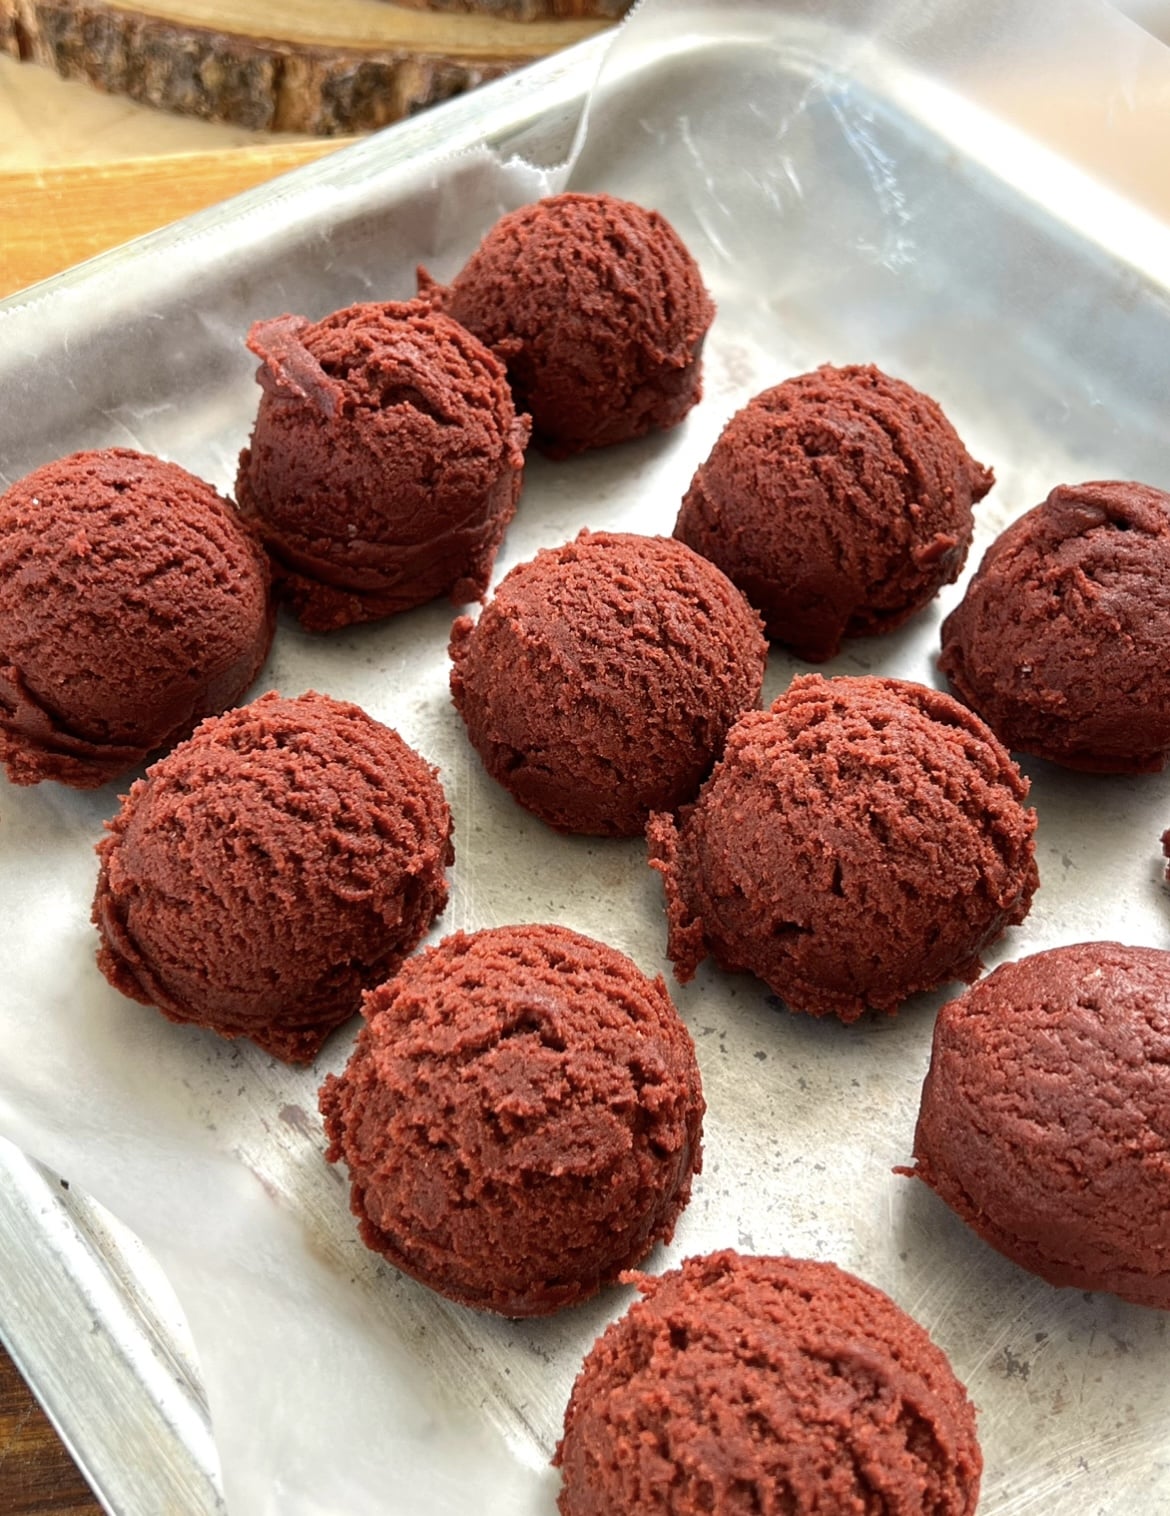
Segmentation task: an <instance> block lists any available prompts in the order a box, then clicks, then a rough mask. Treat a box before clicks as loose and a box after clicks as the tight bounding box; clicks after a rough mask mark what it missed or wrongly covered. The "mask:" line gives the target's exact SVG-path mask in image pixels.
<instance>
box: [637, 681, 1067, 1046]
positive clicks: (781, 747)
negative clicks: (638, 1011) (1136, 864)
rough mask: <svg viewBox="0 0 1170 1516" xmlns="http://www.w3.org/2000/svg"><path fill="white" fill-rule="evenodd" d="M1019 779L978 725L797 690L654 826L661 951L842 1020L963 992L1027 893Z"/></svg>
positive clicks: (806, 686) (895, 698)
mask: <svg viewBox="0 0 1170 1516" xmlns="http://www.w3.org/2000/svg"><path fill="white" fill-rule="evenodd" d="M1027 791H1028V784H1027V781H1026V780H1025V779H1024V778H1023V777H1022V776H1021V774H1020V772H1019V770H1018V769H1017V768H1016V766H1015V764H1013V763H1012V761H1011V758H1010V757H1009V756H1008V754H1007V752H1006V751H1005V750H1004V749H1003V748H1002V747H1001V746H1000V744H999V743H998V742H997V741H996V740H995V738H994V736H993V735H992V734H991V732H989V731H988V730H987V728H986V727H985V726H984V725H983V723H982V722H981V721H979V720H978V719H977V718H976V717H974V716H972V715H971V713H970V712H969V711H967V710H965V709H964V708H963V707H962V706H961V705H959V703H958V702H957V701H955V700H952V699H951V698H950V697H949V696H948V695H943V694H940V693H939V692H938V691H937V690H931V689H926V688H925V687H923V686H922V685H917V684H908V683H905V682H903V681H901V680H897V679H872V678H864V679H847V678H841V679H823V678H821V676H820V675H819V674H807V675H804V676H803V677H801V678H798V679H794V680H793V682H792V684H791V686H790V687H789V689H788V690H787V692H786V693H785V694H783V695H781V696H780V698H779V699H778V700H777V701H775V702H774V704H773V705H772V708H771V710H768V711H751V712H749V713H748V714H747V715H746V716H744V717H743V718H742V719H741V720H740V721H739V722H738V724H737V725H736V726H735V727H733V728H732V730H731V732H730V734H729V735H728V738H727V746H726V751H725V753H724V756H723V759H722V761H721V762H720V763H719V764H718V765H717V766H716V768H715V771H714V773H713V774H712V775H711V778H710V779H709V780H708V781H707V783H706V784H705V785H704V787H703V789H702V790H701V792H700V794H699V798H698V800H697V801H696V802H695V803H694V805H691V806H686V807H684V808H683V810H682V811H681V812H680V813H679V817H678V820H677V822H676V821H675V820H674V819H673V818H672V817H670V816H655V817H653V818H652V820H651V822H650V826H649V828H648V832H647V836H648V839H649V843H650V858H651V865H652V867H654V868H656V869H658V870H659V872H660V873H661V874H662V875H663V880H664V883H665V886H666V902H667V913H668V920H669V941H668V946H667V951H668V953H669V954H670V957H671V958H672V959H673V961H674V965H675V974H676V976H677V977H678V978H679V979H680V980H682V981H684V982H685V981H686V980H688V979H690V978H691V977H692V975H693V974H694V972H695V969H696V968H697V967H698V965H699V963H700V962H701V961H702V960H703V958H705V957H706V956H707V954H708V953H710V954H711V956H712V957H713V958H714V959H715V961H716V962H717V963H719V964H720V965H721V966H722V967H723V968H725V969H731V970H747V971H748V972H750V973H753V974H756V975H758V976H759V978H761V979H763V980H764V981H765V983H766V984H768V985H769V986H770V987H771V988H772V989H773V990H774V991H775V993H776V994H777V995H779V996H780V997H781V998H782V999H783V1000H785V1001H786V1002H787V1003H788V1005H789V1007H790V1008H791V1009H792V1010H794V1011H807V1012H809V1013H810V1014H811V1015H814V1016H823V1015H829V1014H832V1015H836V1016H839V1017H840V1018H841V1020H842V1021H854V1020H856V1019H857V1017H858V1016H860V1015H861V1014H862V1012H863V1011H864V1010H865V1009H866V1008H867V1007H871V1008H873V1009H875V1010H883V1011H892V1010H895V1009H896V1008H897V1007H898V1005H899V1004H900V1003H901V1002H902V1001H903V1000H905V999H906V998H907V996H909V995H912V994H914V993H915V992H916V991H918V990H927V989H931V988H933V987H934V986H935V985H938V984H943V983H945V982H946V981H947V980H948V979H974V978H975V976H976V975H977V974H978V973H979V971H980V967H981V965H980V962H979V954H980V953H981V952H982V951H983V949H984V948H986V947H987V946H989V945H990V944H991V943H992V942H994V941H995V940H996V938H998V937H999V936H1000V935H1001V933H1002V932H1003V931H1004V929H1005V927H1008V926H1011V925H1013V924H1015V923H1017V922H1020V921H1022V920H1023V919H1024V917H1025V916H1026V915H1027V913H1028V907H1029V905H1030V904H1031V900H1032V894H1033V891H1034V890H1035V889H1036V886H1037V883H1038V876H1037V872H1036V863H1035V858H1034V847H1033V842H1032V834H1033V832H1034V831H1035V827H1036V816H1035V813H1034V812H1033V811H1029V810H1025V808H1024V804H1023V801H1024V797H1025V796H1026V794H1027Z"/></svg>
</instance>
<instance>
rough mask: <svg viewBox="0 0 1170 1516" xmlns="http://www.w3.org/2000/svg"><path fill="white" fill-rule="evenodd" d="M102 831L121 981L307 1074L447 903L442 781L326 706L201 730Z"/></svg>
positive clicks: (107, 952)
mask: <svg viewBox="0 0 1170 1516" xmlns="http://www.w3.org/2000/svg"><path fill="white" fill-rule="evenodd" d="M106 825H107V828H108V830H109V834H110V835H109V836H108V837H106V838H104V839H103V841H102V842H101V843H100V844H99V846H98V853H99V856H100V857H101V872H100V875H99V879H98V887H97V897H96V899H95V902H94V921H95V922H96V924H97V926H98V929H99V932H100V934H101V939H102V942H101V950H100V952H99V955H98V964H99V967H100V968H101V970H102V972H103V974H105V976H106V978H107V979H108V980H109V981H110V983H111V984H113V985H114V986H115V988H117V989H119V990H121V991H122V993H123V994H124V995H129V996H131V997H132V998H133V999H135V1000H140V1001H142V1002H143V1004H145V1005H154V1006H157V1007H158V1009H159V1010H160V1011H162V1013H163V1014H164V1015H165V1016H168V1017H169V1018H170V1019H171V1020H172V1021H181V1022H194V1023H195V1024H196V1025H198V1026H204V1027H208V1028H210V1029H211V1030H212V1031H216V1032H219V1033H220V1034H221V1035H222V1036H225V1037H250V1038H251V1039H252V1041H253V1042H255V1043H258V1044H259V1045H260V1047H262V1048H264V1049H265V1050H266V1051H267V1052H270V1053H273V1054H275V1055H276V1056H277V1057H278V1058H286V1059H289V1060H291V1061H293V1062H297V1063H307V1062H309V1061H310V1060H311V1059H312V1058H314V1057H315V1056H316V1054H317V1051H318V1050H319V1048H320V1046H321V1044H322V1042H324V1040H325V1038H326V1036H328V1034H329V1032H330V1031H332V1029H333V1028H334V1027H335V1026H338V1025H340V1023H341V1022H343V1021H348V1020H349V1018H350V1017H351V1016H353V1015H354V1014H355V1013H356V1012H357V1010H358V1008H359V1005H360V1001H361V995H362V991H363V990H365V989H366V988H367V987H368V986H370V985H372V984H377V983H378V982H379V981H380V980H381V979H384V978H385V977H386V975H387V974H391V973H393V972H394V970H395V969H396V968H397V966H398V965H399V963H401V961H402V959H403V958H404V957H405V956H406V954H407V953H409V952H411V951H412V950H413V948H414V947H415V946H416V945H417V944H418V942H419V939H420V938H421V937H422V935H423V933H424V932H425V931H426V930H427V928H428V927H429V926H430V924H431V922H432V921H433V920H434V918H435V917H436V916H437V915H439V913H440V912H441V911H442V910H443V908H444V906H445V905H446V903H447V883H446V878H445V873H444V871H445V868H446V866H447V865H448V864H449V863H450V862H451V861H452V859H453V857H454V854H453V851H452V848H451V818H450V813H449V812H448V809H447V802H446V800H445V799H444V797H443V791H442V788H441V786H440V784H439V780H438V776H437V771H436V770H435V769H433V768H431V766H430V765H429V764H427V763H426V762H425V761H424V760H423V759H422V758H420V757H419V755H418V754H417V753H416V752H415V751H414V750H413V749H412V748H410V747H408V746H407V744H406V743H405V742H403V740H402V738H401V737H399V736H398V734H397V733H396V732H393V731H391V730H390V728H389V727H385V726H382V725H381V724H380V723H379V722H377V721H374V720H373V719H372V718H371V717H369V716H367V715H366V713H365V712H364V711H363V710H361V709H360V708H359V707H358V706H356V705H348V704H345V703H343V702H341V701H338V700H332V699H330V698H329V697H328V696H327V695H317V694H313V693H310V694H307V695H302V696H300V698H299V699H296V700H285V699H282V698H281V697H280V696H279V695H276V694H268V695H263V696H262V697H261V698H260V699H259V700H256V701H253V703H252V704H251V705H246V706H243V707H241V708H240V709H239V710H235V711H229V712H228V713H227V714H226V715H225V716H220V717H217V718H215V719H213V720H210V721H205V722H204V723H203V725H202V726H200V727H199V728H198V730H197V731H196V732H195V735H194V736H193V737H192V738H191V739H190V740H189V741H187V742H185V743H182V744H181V745H180V746H179V747H177V748H176V749H175V750H174V751H173V752H172V753H170V754H168V756H167V757H166V758H164V759H162V760H161V761H160V762H158V763H156V764H154V766H153V767H152V768H150V769H149V770H148V771H147V775H146V778H145V779H140V780H138V781H137V783H136V784H135V785H134V786H133V787H132V788H131V790H130V793H129V795H128V796H126V797H125V800H124V802H123V805H122V809H121V810H120V811H119V813H118V815H117V816H115V817H114V819H113V820H112V821H110V822H107V823H106Z"/></svg>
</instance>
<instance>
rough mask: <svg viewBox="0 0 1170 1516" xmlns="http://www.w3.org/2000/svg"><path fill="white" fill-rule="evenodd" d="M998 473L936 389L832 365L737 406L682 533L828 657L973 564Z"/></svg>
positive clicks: (913, 607)
mask: <svg viewBox="0 0 1170 1516" xmlns="http://www.w3.org/2000/svg"><path fill="white" fill-rule="evenodd" d="M993 482H994V476H993V475H992V473H991V470H990V469H985V468H984V467H983V466H982V464H979V463H976V462H975V460H974V459H973V458H972V457H971V456H970V454H969V453H968V452H967V450H966V448H965V447H964V446H963V444H962V443H961V442H960V441H959V438H958V436H957V434H956V432H955V429H954V427H952V426H951V424H950V422H949V421H948V420H947V418H946V417H945V416H944V415H943V413H942V411H941V409H940V408H939V406H938V405H937V404H936V403H935V401H933V400H931V399H930V397H929V396H928V395H924V394H922V393H921V392H920V391H918V390H916V389H913V388H912V387H911V386H910V385H908V384H904V383H903V382H902V381H901V380H900V379H891V378H890V377H889V375H887V374H883V373H882V372H881V370H880V369H876V368H873V367H857V366H854V367H849V368H831V367H829V366H828V365H826V366H824V367H823V368H819V369H817V370H816V371H815V373H811V374H801V375H799V376H798V377H797V378H795V379H788V380H786V381H785V382H784V383H783V384H778V385H777V386H776V387H775V388H774V389H770V390H765V391H764V393H763V394H762V395H757V396H756V398H755V399H754V400H752V401H750V402H749V403H748V404H747V405H746V406H745V407H744V409H743V410H741V411H740V412H739V413H738V414H737V415H735V416H733V417H732V419H731V420H730V421H729V422H728V423H727V426H726V427H725V428H724V430H723V433H722V435H721V436H720V438H719V440H718V442H716V444H715V447H714V449H713V451H712V453H711V456H710V457H709V458H708V459H707V461H706V463H704V464H703V465H702V466H701V467H700V469H699V471H698V473H697V474H696V475H695V477H694V480H693V482H692V484H691V487H690V489H689V491H688V492H687V495H686V498H685V499H684V500H683V504H682V510H681V511H680V512H679V518H678V524H677V525H676V527H675V529H674V534H675V536H676V537H678V538H680V539H681V540H682V541H683V542H687V543H689V544H690V546H691V547H693V548H694V549H695V551H696V552H698V553H702V554H703V556H704V557H706V558H710V560H711V561H712V563H717V564H718V565H719V567H720V568H721V569H722V570H723V572H724V573H725V574H726V575H727V576H728V578H730V579H732V580H734V582H735V583H736V584H738V585H739V587H740V589H741V590H743V592H744V594H745V595H746V596H747V597H748V599H749V600H750V601H751V603H752V604H753V605H754V606H755V607H756V609H757V610H759V611H760V612H761V613H762V614H763V617H764V625H765V628H766V630H767V633H768V636H769V637H770V638H771V639H772V640H773V641H774V642H780V643H783V644H784V646H785V647H788V648H791V649H792V651H793V652H795V653H797V654H798V655H799V656H800V657H801V658H807V659H808V660H809V661H810V662H813V663H820V662H823V661H824V660H825V659H826V658H832V657H833V656H834V654H835V653H836V652H837V651H838V649H839V647H840V644H841V639H842V638H843V637H858V636H865V635H868V634H872V633H876V632H888V631H891V630H893V628H894V627H897V626H901V625H902V623H903V622H904V621H906V620H907V619H908V618H909V617H911V616H912V615H913V614H914V612H915V611H917V610H920V609H921V608H922V606H924V605H925V604H926V603H927V602H928V601H929V600H932V599H933V598H934V596H935V595H936V594H937V593H938V591H939V590H940V589H941V588H942V586H943V585H944V584H950V583H951V582H952V581H953V580H955V579H957V578H958V577H959V574H960V572H961V570H962V567H963V564H964V563H965V562H966V558H967V549H968V547H969V546H970V544H971V532H972V529H973V521H972V516H971V506H972V504H973V503H974V502H976V501H979V500H982V499H983V497H984V495H986V494H987V492H988V490H989V489H990V488H991V486H992V484H993Z"/></svg>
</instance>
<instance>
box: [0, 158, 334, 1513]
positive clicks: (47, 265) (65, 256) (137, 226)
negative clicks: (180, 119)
mask: <svg viewBox="0 0 1170 1516" xmlns="http://www.w3.org/2000/svg"><path fill="white" fill-rule="evenodd" d="M342 145H343V144H342V143H341V142H339V141H337V139H332V140H330V141H328V142H320V141H317V142H305V143H300V144H295V145H293V144H290V145H289V146H287V147H285V146H275V147H273V146H265V147H242V148H229V149H226V150H224V151H219V152H209V153H184V154H183V155H181V156H179V157H160V158H134V159H131V160H129V161H128V162H123V163H104V164H87V165H84V166H82V165H74V166H72V167H65V168H53V169H40V170H38V171H36V172H32V173H7V174H5V173H0V223H2V224H3V225H4V227H5V232H4V237H3V239H2V240H0V298H2V297H3V296H4V295H9V294H12V293H13V291H15V290H18V289H23V288H24V286H25V285H27V284H33V283H35V282H36V281H37V280H38V279H47V278H49V276H50V275H52V274H56V273H60V271H61V270H62V269H65V268H69V267H70V266H71V265H72V264H74V263H80V262H81V260H82V259H83V258H92V257H93V256H94V254H95V253H101V252H105V250H106V249H107V248H110V247H116V246H117V245H118V244H119V243H121V242H126V241H128V240H129V239H130V238H131V237H138V236H141V235H142V233H143V232H150V231H154V230H155V228H156V227H159V226H165V225H166V224H167V223H168V222H170V221H177V220H178V219H179V217H180V216H186V215H189V214H190V213H191V212H192V211H197V210H202V209H203V208H204V207H205V206H208V205H214V204H215V203H216V202H217V201H220V200H225V199H227V197H228V196H229V195H234V194H237V193H238V192H239V191H240V190H245V189H250V188H251V187H252V186H253V185H254V184H260V183H262V182H263V181H264V180H266V179H272V178H274V177H275V176H276V175H277V174H283V173H285V172H287V171H288V170H289V169H294V168H299V167H300V165H301V164H302V163H309V162H312V161H313V160H314V159H316V158H320V157H322V156H323V155H324V154H325V153H327V152H335V151H336V150H337V148H338V147H340V146H342ZM2 1509H3V1507H0V1510H2Z"/></svg>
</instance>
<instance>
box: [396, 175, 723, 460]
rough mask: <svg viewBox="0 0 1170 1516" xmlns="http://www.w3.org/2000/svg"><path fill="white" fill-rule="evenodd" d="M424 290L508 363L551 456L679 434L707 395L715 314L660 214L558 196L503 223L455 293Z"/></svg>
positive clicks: (623, 203)
mask: <svg viewBox="0 0 1170 1516" xmlns="http://www.w3.org/2000/svg"><path fill="white" fill-rule="evenodd" d="M420 284H421V285H422V287H423V289H424V291H425V292H426V294H427V295H428V297H429V298H430V299H433V300H435V301H436V302H437V303H439V304H441V305H442V308H443V309H444V310H445V311H447V312H448V313H449V314H450V315H452V316H454V317H455V319H456V321H461V322H462V323H463V325H464V326H466V327H467V328H468V330H469V331H472V332H474V333H475V335H476V336H477V337H478V338H480V340H481V341H482V342H485V343H487V345H488V347H490V348H492V349H493V350H494V351H495V352H497V353H498V354H499V356H500V357H501V358H502V359H503V360H504V362H505V363H506V364H507V366H508V380H509V382H510V384H511V386H512V392H513V394H514V395H515V397H516V404H517V406H518V407H519V408H520V409H521V410H525V411H528V412H530V413H531V415H532V424H533V440H534V441H535V442H536V444H537V446H538V447H540V448H541V449H542V450H543V451H544V452H546V453H549V454H550V455H552V456H553V457H565V456H568V455H569V454H570V453H579V452H583V451H584V450H585V449H586V448H593V447H605V446H607V445H608V444H609V443H612V442H624V441H625V440H626V439H627V438H630V437H640V436H642V435H643V434H644V433H646V432H649V431H655V430H659V429H662V428H666V427H672V426H675V425H676V424H677V423H678V422H679V421H681V420H682V418H683V417H684V416H685V415H686V413H687V411H689V410H690V408H691V406H693V405H694V404H695V402H696V401H697V400H698V399H699V398H700V396H701V393H702V388H701V383H700V378H701V369H700V361H699V355H700V352H701V350H702V346H703V338H704V337H705V336H706V333H707V328H708V327H709V326H710V325H711V321H712V319H713V318H714V315H715V307H714V305H713V304H712V303H711V299H710V297H709V296H708V294H707V291H706V290H705V289H704V287H703V280H702V276H701V275H700V273H699V269H698V266H697V264H696V263H695V260H694V259H693V258H692V257H691V255H690V253H689V252H688V251H687V249H686V248H685V247H684V246H683V244H682V242H681V240H680V239H679V237H678V235H677V233H676V232H675V231H674V229H673V227H671V226H670V224H669V223H668V222H667V221H666V220H665V219H664V218H663V217H662V216H660V215H659V214H658V212H657V211H647V210H643V209H642V207H641V206H638V205H632V204H631V203H630V202H629V201H628V200H616V199H615V198H614V197H613V196H612V195H581V194H567V195H554V196H553V197H552V198H550V199H547V200H538V201H537V202H536V203H535V204H533V205H526V206H522V207H521V209H520V210H517V211H513V212H512V213H511V214H510V215H507V216H504V217H503V218H502V219H501V220H500V221H499V222H497V223H496V225H495V226H494V227H493V228H492V230H491V231H490V232H488V234H487V236H486V237H485V238H484V239H483V241H482V242H481V243H480V245H479V247H478V248H477V249H476V251H475V252H474V253H473V254H472V255H471V257H470V259H469V260H468V262H467V264H466V265H465V267H464V268H463V270H462V272H461V273H460V274H459V275H458V277H457V278H456V279H455V281H454V283H452V284H451V285H450V286H449V287H448V288H446V289H443V288H441V287H439V286H437V285H434V284H433V283H432V282H431V281H430V279H429V278H428V276H427V275H426V274H425V273H424V272H423V271H421V270H420Z"/></svg>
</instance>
